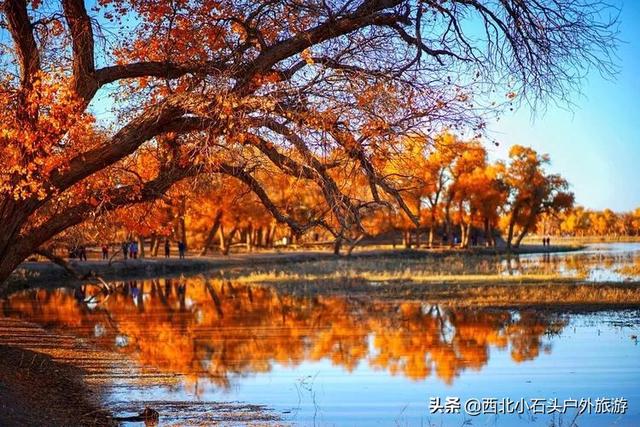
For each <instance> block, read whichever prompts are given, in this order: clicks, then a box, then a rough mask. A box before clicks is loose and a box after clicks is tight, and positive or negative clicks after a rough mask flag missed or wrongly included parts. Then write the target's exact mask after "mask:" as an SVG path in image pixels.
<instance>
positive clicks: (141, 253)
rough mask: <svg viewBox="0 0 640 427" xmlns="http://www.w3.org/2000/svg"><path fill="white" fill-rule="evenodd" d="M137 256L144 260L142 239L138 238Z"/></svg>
mask: <svg viewBox="0 0 640 427" xmlns="http://www.w3.org/2000/svg"><path fill="white" fill-rule="evenodd" d="M138 256H139V257H140V258H144V237H142V236H138Z"/></svg>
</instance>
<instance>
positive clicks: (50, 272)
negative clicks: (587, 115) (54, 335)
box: [4, 245, 584, 294]
mask: <svg viewBox="0 0 640 427" xmlns="http://www.w3.org/2000/svg"><path fill="white" fill-rule="evenodd" d="M583 248H584V246H579V245H556V246H542V245H525V246H522V247H520V248H519V249H518V250H517V252H515V253H514V254H516V255H519V254H535V253H559V252H570V251H578V250H580V249H583ZM501 255H506V251H505V250H504V249H496V248H473V249H469V250H460V249H390V248H379V247H374V248H367V247H363V248H358V249H357V250H356V251H354V252H353V254H352V255H351V256H350V257H344V256H341V257H338V256H336V255H334V254H333V253H332V252H330V251H328V250H327V251H323V250H317V251H308V250H307V251H291V250H289V251H285V250H282V251H269V252H255V253H242V254H232V255H228V256H223V255H212V256H205V257H199V256H188V257H187V258H186V259H178V258H161V257H154V258H144V259H136V260H131V259H129V260H122V259H115V260H113V261H111V262H108V261H102V260H89V261H76V260H71V261H69V265H70V266H71V267H72V268H73V269H74V270H76V271H77V272H78V273H79V274H81V275H97V276H100V277H101V278H103V279H104V280H132V279H140V278H151V277H160V276H163V277H166V276H178V275H181V274H185V275H189V274H197V273H203V272H207V271H213V270H221V269H230V268H237V267H253V266H269V265H282V264H295V263H306V262H314V261H325V260H340V261H344V262H357V261H359V260H363V259H366V260H372V259H376V258H384V259H398V258H401V259H421V258H424V259H435V260H438V259H442V258H446V257H450V256H462V257H466V256H469V257H477V256H501ZM89 281H91V280H89ZM63 282H64V283H66V284H73V283H74V282H75V283H80V281H78V280H77V279H75V278H74V277H72V276H70V275H69V274H68V273H67V272H66V271H65V270H64V268H62V267H61V266H59V265H57V264H54V263H52V262H50V261H42V262H25V263H22V264H21V265H20V266H19V267H18V268H17V269H16V271H15V272H14V273H13V274H12V276H11V277H10V278H9V280H8V287H7V289H6V291H5V292H4V293H5V294H8V293H11V292H14V291H16V290H20V289H25V288H28V287H38V286H55V285H58V284H60V283H63ZM85 282H86V281H85Z"/></svg>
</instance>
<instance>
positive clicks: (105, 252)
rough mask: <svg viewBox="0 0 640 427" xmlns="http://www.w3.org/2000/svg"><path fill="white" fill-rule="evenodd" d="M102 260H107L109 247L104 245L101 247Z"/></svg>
mask: <svg viewBox="0 0 640 427" xmlns="http://www.w3.org/2000/svg"><path fill="white" fill-rule="evenodd" d="M102 259H109V246H107V245H106V244H103V245H102Z"/></svg>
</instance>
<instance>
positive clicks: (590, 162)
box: [488, 0, 640, 211]
mask: <svg viewBox="0 0 640 427" xmlns="http://www.w3.org/2000/svg"><path fill="white" fill-rule="evenodd" d="M619 4H620V5H621V9H622V10H621V16H620V19H621V26H620V35H619V37H620V39H621V40H622V43H621V45H620V48H619V50H618V56H619V64H620V73H619V74H618V75H617V76H616V77H615V79H613V80H611V81H607V80H605V79H603V78H602V77H600V75H599V74H598V73H592V75H590V76H589V79H588V80H586V81H585V82H584V84H583V86H582V92H583V93H582V95H576V96H575V97H574V98H573V100H572V101H573V102H574V103H575V106H573V107H571V110H566V108H565V109H563V108H561V107H556V106H554V105H549V106H548V108H547V110H546V112H545V113H543V114H541V113H538V114H537V115H536V116H535V117H534V118H532V114H531V110H530V109H529V108H528V107H527V106H524V105H523V106H522V107H521V108H520V109H519V110H518V111H516V112H515V113H509V114H505V115H503V116H502V117H501V118H500V120H499V121H498V122H495V123H492V124H490V130H491V132H490V136H491V137H493V138H495V139H496V140H497V141H499V142H500V143H501V145H500V147H498V148H495V149H493V148H490V147H488V148H489V150H490V151H492V152H493V153H492V157H497V158H506V153H507V152H508V150H509V146H511V145H513V144H520V145H527V146H531V147H533V148H534V149H536V150H537V151H539V152H541V153H549V155H550V156H551V161H552V165H551V168H550V170H551V171H553V172H557V173H560V174H562V175H563V176H564V177H565V178H567V179H568V180H569V182H570V183H571V184H572V191H574V193H575V195H576V201H577V203H578V204H580V205H582V206H585V207H587V208H592V209H604V208H611V209H613V210H616V211H626V210H632V209H635V208H636V207H640V25H639V23H640V1H639V0H625V1H624V2H622V1H621V2H620V3H619Z"/></svg>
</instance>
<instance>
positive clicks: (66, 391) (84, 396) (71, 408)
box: [0, 317, 116, 426]
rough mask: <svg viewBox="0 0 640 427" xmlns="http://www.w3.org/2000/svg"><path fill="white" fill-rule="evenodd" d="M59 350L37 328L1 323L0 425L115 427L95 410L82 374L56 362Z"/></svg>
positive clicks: (92, 390)
mask: <svg viewBox="0 0 640 427" xmlns="http://www.w3.org/2000/svg"><path fill="white" fill-rule="evenodd" d="M25 334H28V335H29V336H30V337H31V339H29V338H25ZM36 341H37V344H35V342H36ZM48 344H52V345H51V346H49V345H48ZM60 345H61V341H60V337H59V336H55V335H54V334H51V333H49V332H47V331H45V330H43V329H42V328H40V327H38V326H37V325H34V324H31V323H28V322H23V321H21V320H16V319H7V318H2V317H0V425H2V426H80V425H82V426H85V425H86V426H109V425H116V423H115V422H114V421H113V420H112V418H111V416H110V414H109V413H108V412H107V411H104V410H102V409H100V406H99V403H98V400H99V399H98V393H99V390H97V389H95V388H92V387H89V386H88V385H87V383H86V381H85V375H86V373H87V372H86V371H85V369H83V368H82V367H79V366H75V365H72V364H69V363H64V362H62V361H60V360H58V357H56V354H55V353H56V352H58V353H60V355H62V350H60ZM74 347H77V346H74ZM78 351H82V350H78ZM66 356H68V353H65V356H64V357H66ZM61 357H62V356H61ZM64 357H62V358H63V359H64Z"/></svg>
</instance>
